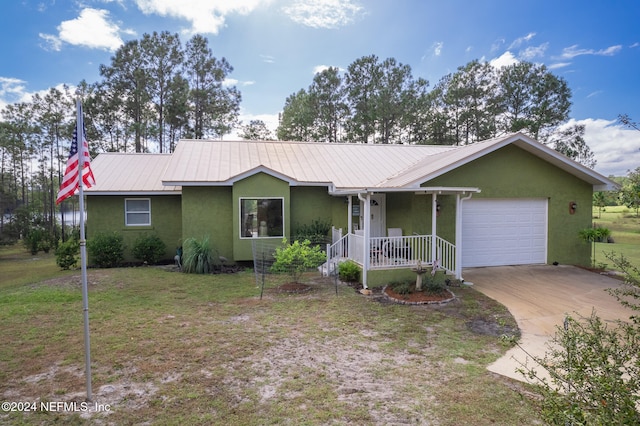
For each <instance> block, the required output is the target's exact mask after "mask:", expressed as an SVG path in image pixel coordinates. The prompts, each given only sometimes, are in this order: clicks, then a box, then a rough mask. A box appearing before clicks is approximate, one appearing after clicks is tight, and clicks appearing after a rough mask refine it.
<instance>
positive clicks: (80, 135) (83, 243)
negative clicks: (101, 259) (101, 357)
mask: <svg viewBox="0 0 640 426" xmlns="http://www.w3.org/2000/svg"><path fill="white" fill-rule="evenodd" d="M76 105H77V114H76V115H77V119H76V141H77V143H78V179H79V182H78V189H79V192H78V195H79V197H80V264H81V269H82V312H83V314H84V362H85V376H86V381H87V401H88V402H91V401H92V399H93V398H92V392H91V339H90V338H89V292H88V289H87V240H86V239H85V232H84V191H83V188H84V180H83V175H82V172H83V168H84V150H85V147H84V125H83V118H82V103H81V102H80V99H78V100H77V101H76Z"/></svg>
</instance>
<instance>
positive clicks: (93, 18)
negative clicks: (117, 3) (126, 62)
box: [39, 8, 123, 51]
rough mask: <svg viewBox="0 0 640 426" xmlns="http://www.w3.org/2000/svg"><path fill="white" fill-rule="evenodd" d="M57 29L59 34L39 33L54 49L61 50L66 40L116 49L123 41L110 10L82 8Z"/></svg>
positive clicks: (71, 42) (98, 47) (86, 45)
mask: <svg viewBox="0 0 640 426" xmlns="http://www.w3.org/2000/svg"><path fill="white" fill-rule="evenodd" d="M57 30H58V35H57V36H55V35H51V34H44V33H41V34H39V35H40V38H42V39H43V40H44V41H45V43H46V44H47V45H48V46H49V48H51V49H53V50H60V49H61V47H62V43H63V42H65V43H68V44H72V45H76V46H85V47H89V48H91V49H104V50H110V51H114V50H116V49H117V48H118V47H120V46H121V45H122V43H123V41H122V39H121V38H120V35H119V33H120V32H121V30H120V28H119V26H118V25H117V24H115V23H113V22H111V21H110V19H109V11H108V10H104V9H92V8H85V9H82V11H80V15H79V16H78V17H77V18H76V19H71V20H69V21H62V22H61V23H60V25H58V28H57Z"/></svg>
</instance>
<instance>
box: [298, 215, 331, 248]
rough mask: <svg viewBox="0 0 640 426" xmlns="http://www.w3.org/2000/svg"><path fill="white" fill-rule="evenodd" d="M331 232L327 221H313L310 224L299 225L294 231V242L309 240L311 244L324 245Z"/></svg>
mask: <svg viewBox="0 0 640 426" xmlns="http://www.w3.org/2000/svg"><path fill="white" fill-rule="evenodd" d="M329 232H331V223H330V222H329V221H325V220H321V219H315V220H312V221H311V223H310V224H303V225H299V226H298V227H297V228H296V230H295V231H294V236H295V240H297V241H304V240H309V241H310V242H311V244H323V243H326V242H327V240H328V237H329Z"/></svg>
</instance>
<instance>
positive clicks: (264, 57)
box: [260, 55, 276, 64]
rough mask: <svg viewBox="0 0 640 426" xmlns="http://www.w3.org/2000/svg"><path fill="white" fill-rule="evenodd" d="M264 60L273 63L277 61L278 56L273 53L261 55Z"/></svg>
mask: <svg viewBox="0 0 640 426" xmlns="http://www.w3.org/2000/svg"><path fill="white" fill-rule="evenodd" d="M260 58H261V59H262V62H266V63H267V64H273V63H274V62H275V61H276V58H275V57H274V56H271V55H260Z"/></svg>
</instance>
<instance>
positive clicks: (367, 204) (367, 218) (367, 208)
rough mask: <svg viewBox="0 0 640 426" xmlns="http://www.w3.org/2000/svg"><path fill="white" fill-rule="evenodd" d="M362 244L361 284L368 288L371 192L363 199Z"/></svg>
mask: <svg viewBox="0 0 640 426" xmlns="http://www.w3.org/2000/svg"><path fill="white" fill-rule="evenodd" d="M363 204H364V221H363V224H364V244H362V248H363V251H364V253H363V256H364V257H363V259H362V260H363V261H362V263H363V264H362V286H363V287H364V288H369V287H368V286H367V272H368V271H369V266H370V265H371V257H370V256H369V244H370V242H369V237H371V193H369V192H367V197H366V198H365V200H364V203H363Z"/></svg>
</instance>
